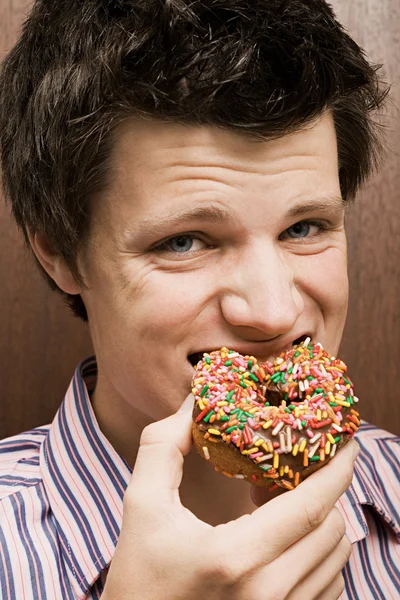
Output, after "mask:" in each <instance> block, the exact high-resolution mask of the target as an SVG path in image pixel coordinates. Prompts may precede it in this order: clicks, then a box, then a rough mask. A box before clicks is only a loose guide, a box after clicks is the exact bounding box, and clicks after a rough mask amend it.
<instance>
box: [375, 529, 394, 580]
mask: <svg viewBox="0 0 400 600" xmlns="http://www.w3.org/2000/svg"><path fill="white" fill-rule="evenodd" d="M375 524H376V528H377V530H378V535H379V548H380V550H381V554H382V565H385V569H386V571H388V570H389V568H390V571H391V573H389V575H390V579H391V581H392V583H393V587H394V589H395V590H397V591H399V590H400V570H399V569H398V567H397V565H396V563H395V562H394V560H393V555H392V554H391V553H390V548H389V536H388V532H387V531H386V530H385V525H384V524H383V523H382V521H381V520H380V519H376V520H375ZM388 572H389V571H388Z"/></svg>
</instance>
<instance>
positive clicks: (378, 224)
mask: <svg viewBox="0 0 400 600" xmlns="http://www.w3.org/2000/svg"><path fill="white" fill-rule="evenodd" d="M331 4H332V5H333V7H334V9H335V10H336V12H337V15H338V17H339V20H340V21H341V22H342V23H343V24H344V25H345V26H347V28H348V30H349V32H350V34H351V35H352V37H354V39H355V40H356V41H357V42H358V43H359V44H360V45H361V46H362V47H363V48H365V50H366V51H367V53H368V56H369V57H370V58H371V59H372V60H373V61H374V62H375V63H382V64H384V71H385V77H386V80H387V81H388V82H390V83H391V84H392V91H391V104H390V106H389V108H388V114H387V115H386V118H385V122H386V128H387V131H386V137H387V143H388V147H389V151H388V154H387V156H386V157H385V160H384V163H383V165H382V167H381V169H380V171H379V174H377V175H375V176H374V177H373V178H372V179H371V180H370V181H369V183H368V185H367V186H366V187H365V189H363V190H362V191H361V192H360V194H359V197H358V198H357V200H356V203H355V205H354V206H353V207H352V210H351V211H350V214H349V218H348V224H347V232H348V241H349V276H350V290H351V292H350V304H349V313H348V319H347V325H346V329H345V334H344V337H343V342H342V346H341V354H342V355H343V357H344V359H345V360H346V361H347V362H348V364H349V371H350V372H351V374H352V375H353V379H354V382H355V385H356V389H357V392H358V394H359V396H360V399H361V401H362V405H360V407H361V406H362V414H363V416H364V418H365V419H367V420H368V421H370V422H371V423H375V424H376V425H379V426H381V427H384V428H385V429H388V430H389V431H393V432H394V433H400V401H399V388H398V377H399V365H400V253H399V247H398V239H399V236H400V201H399V200H400V158H399V155H400V119H399V107H400V61H399V57H400V3H399V2H398V0H380V1H379V2H376V0H352V1H351V2H349V1H348V0H334V1H333V2H331Z"/></svg>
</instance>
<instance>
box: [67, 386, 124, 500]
mask: <svg viewBox="0 0 400 600" xmlns="http://www.w3.org/2000/svg"><path fill="white" fill-rule="evenodd" d="M77 385H78V388H79V393H80V396H81V398H85V394H87V390H86V386H85V383H84V382H83V380H82V378H81V377H80V375H79V376H78V377H76V378H75V379H74V382H73V386H74V387H73V389H74V395H75V398H76V399H77V401H76V410H77V412H78V414H79V420H80V422H81V424H82V427H83V428H84V430H85V433H86V435H87V438H88V439H90V438H92V440H93V442H94V443H92V444H91V447H92V450H93V451H94V453H95V454H96V457H97V458H98V460H99V461H100V463H101V465H102V467H103V468H104V470H105V472H106V473H107V475H108V477H109V478H110V482H111V483H113V485H114V488H115V490H116V492H117V493H118V496H119V498H120V499H121V500H122V498H123V496H124V493H125V490H126V487H127V482H126V481H125V479H124V477H123V476H122V475H121V473H120V472H119V471H118V469H115V465H114V464H112V466H111V467H110V464H109V463H108V462H107V461H106V460H104V455H105V456H108V454H109V453H108V451H107V450H106V449H105V448H104V445H103V442H102V440H101V438H100V437H99V434H98V432H97V430H96V429H95V428H94V427H92V426H90V427H89V428H88V427H87V426H86V425H85V419H84V415H85V417H86V420H87V422H88V423H91V422H92V418H93V417H92V415H91V414H90V412H89V407H88V406H87V405H86V403H85V402H82V403H81V402H78V390H77V387H76V386H77ZM82 405H83V406H82ZM99 448H102V449H103V453H101V452H100V451H99ZM120 458H121V460H122V462H124V463H125V465H126V467H127V469H128V471H129V473H132V469H131V467H130V466H129V465H128V463H127V462H126V461H125V460H124V459H123V457H120ZM117 482H119V483H120V485H119V486H118V484H117Z"/></svg>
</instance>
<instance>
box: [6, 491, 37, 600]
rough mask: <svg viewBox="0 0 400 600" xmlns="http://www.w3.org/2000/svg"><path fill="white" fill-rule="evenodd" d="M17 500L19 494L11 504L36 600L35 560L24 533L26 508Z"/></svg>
mask: <svg viewBox="0 0 400 600" xmlns="http://www.w3.org/2000/svg"><path fill="white" fill-rule="evenodd" d="M17 498H18V500H19V494H15V495H14V496H11V497H10V502H11V505H12V507H13V509H14V518H15V522H16V524H17V528H18V533H19V539H20V540H21V543H22V545H23V547H24V549H25V554H26V558H27V559H28V564H29V572H30V575H31V585H32V590H33V593H34V598H35V599H36V598H38V597H39V590H38V587H37V585H36V574H35V567H34V565H33V559H32V554H31V551H30V548H29V544H28V542H27V541H26V540H25V536H24V535H23V533H22V532H23V531H26V518H25V507H24V503H23V501H22V502H21V503H19V501H18V502H17ZM21 500H22V499H21ZM19 506H21V515H22V516H21V519H20V518H19V514H18V509H19Z"/></svg>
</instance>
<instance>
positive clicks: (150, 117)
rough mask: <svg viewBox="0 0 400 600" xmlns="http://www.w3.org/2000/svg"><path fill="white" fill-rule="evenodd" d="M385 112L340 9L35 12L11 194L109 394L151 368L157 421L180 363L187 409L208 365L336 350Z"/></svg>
mask: <svg viewBox="0 0 400 600" xmlns="http://www.w3.org/2000/svg"><path fill="white" fill-rule="evenodd" d="M384 96H385V90H384V89H383V88H382V87H381V86H380V84H379V82H378V79H377V76H376V69H375V68H374V67H373V66H371V65H369V64H368V62H367V61H366V59H365V57H364V55H363V53H362V51H361V50H360V49H359V47H358V46H357V45H356V44H355V43H354V42H353V41H352V40H351V38H350V37H349V36H348V35H347V34H346V33H345V32H344V31H343V29H342V28H341V26H340V25H339V24H338V23H337V22H336V21H335V19H334V15H333V13H332V11H331V9H330V8H329V6H328V5H327V4H326V3H325V2H324V1H322V0H315V1H314V2H308V1H307V0H287V1H282V0H280V1H275V0H268V1H267V0H257V1H256V0H209V1H208V0H203V1H197V0H194V1H191V2H188V1H186V0H135V1H126V0H125V1H122V0H121V1H118V0H115V1H114V2H108V1H107V2H106V1H101V0H97V1H96V0H87V1H86V2H81V1H79V2H78V1H74V0H71V2H69V3H68V5H65V3H61V2H58V0H51V1H50V0H42V1H38V2H36V4H35V6H34V9H33V11H32V14H31V16H30V17H29V19H28V20H27V22H26V24H25V26H24V29H23V32H22V35H21V38H20V40H19V42H18V44H17V45H16V46H15V48H14V49H13V50H12V51H11V53H10V54H9V56H8V58H7V60H6V61H5V63H4V67H3V72H2V75H1V79H0V149H1V151H2V167H3V183H4V188H5V192H6V194H7V196H8V198H9V200H10V201H11V204H12V208H13V213H14V215H15V217H16V220H17V222H18V223H19V225H20V226H21V227H22V229H23V230H24V232H25V235H26V237H27V239H28V240H30V242H31V244H32V246H33V249H34V252H35V255H36V257H37V258H38V261H39V263H40V265H41V268H42V269H43V271H44V273H45V274H46V277H47V278H48V280H49V281H50V283H51V285H53V287H56V289H58V290H60V291H61V292H62V293H63V294H64V295H65V296H66V298H67V299H68V301H69V303H70V305H71V306H72V308H73V310H74V311H75V313H76V314H77V315H79V316H81V317H83V318H86V316H87V315H88V316H89V322H90V327H91V333H92V337H93V341H94V345H95V350H96V354H97V358H98V360H99V365H100V375H101V365H102V364H104V365H107V368H105V369H104V372H107V378H108V381H107V384H104V387H107V386H108V387H110V386H111V387H113V389H114V391H115V390H116V391H117V392H118V394H119V396H120V397H121V398H125V399H127V398H128V397H129V394H130V393H131V392H130V389H129V386H130V385H131V383H132V382H131V380H130V378H129V374H130V365H131V364H133V362H134V364H135V382H136V386H137V392H136V394H141V395H142V396H143V401H144V402H145V404H146V405H147V402H148V400H149V398H148V397H147V398H146V397H145V396H146V393H147V392H148V396H150V397H153V396H154V399H156V398H159V396H160V393H161V391H162V385H163V381H164V380H165V378H166V376H167V375H168V373H169V372H170V371H171V370H172V371H173V370H174V364H175V365H176V367H175V368H176V373H177V375H176V381H172V386H175V388H176V389H177V391H176V393H172V392H170V391H169V390H166V391H165V392H164V393H165V395H166V397H167V398H168V399H170V401H171V402H170V403H169V404H170V405H172V404H174V403H175V404H176V402H177V400H176V398H180V400H182V394H183V393H184V391H185V390H186V389H187V384H188V380H190V374H191V369H190V364H189V362H188V361H187V357H188V355H193V354H195V353H197V352H200V351H202V350H211V349H214V348H216V347H219V346H221V345H231V346H233V347H235V348H237V349H239V350H240V349H242V350H243V351H249V352H252V353H254V354H255V355H258V357H260V358H265V357H266V356H267V355H269V354H270V351H276V350H277V349H280V348H282V347H286V346H287V345H288V344H291V343H292V342H293V341H294V340H295V339H297V338H298V337H300V336H303V335H307V334H310V335H312V336H313V337H316V338H317V339H318V340H320V341H322V342H323V343H325V345H326V346H327V348H328V350H331V351H336V350H337V347H338V345H339V341H340V337H341V333H342V330H343V326H344V319H345V314H346V307H347V274H346V241H345V234H344V229H343V217H344V205H345V203H346V202H348V201H349V200H350V199H351V198H353V196H354V194H355V192H356V191H357V189H358V187H359V185H360V183H361V182H362V181H363V180H364V179H365V177H366V176H367V175H368V174H369V172H370V170H371V168H372V166H373V164H374V160H375V157H376V150H377V147H378V141H377V138H376V135H375V128H374V124H373V121H372V116H371V115H372V112H373V111H374V110H375V109H377V108H379V107H380V105H381V103H382V101H383V98H384ZM304 221H305V222H304ZM172 236H178V237H175V238H174V239H172V241H171V237H172ZM168 240H170V241H168ZM140 359H142V365H141V366H140ZM194 359H195V356H194V357H193V356H191V360H192V361H193V360H194ZM122 372H124V373H125V376H123V375H121V373H122ZM150 372H152V375H151V377H154V378H155V380H156V382H157V381H158V383H156V385H154V384H151V385H149V386H148V387H149V388H151V389H148V390H147V392H146V378H149V377H150ZM147 381H149V379H147ZM139 404H140V402H139ZM166 405H168V402H167V403H166ZM154 406H155V408H154V410H153V414H152V416H155V417H160V416H162V412H163V409H161V408H159V407H157V402H156V400H155V405H154ZM141 409H143V410H144V411H146V410H147V409H146V408H145V407H143V406H141ZM167 412H168V410H167Z"/></svg>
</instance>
